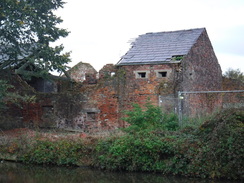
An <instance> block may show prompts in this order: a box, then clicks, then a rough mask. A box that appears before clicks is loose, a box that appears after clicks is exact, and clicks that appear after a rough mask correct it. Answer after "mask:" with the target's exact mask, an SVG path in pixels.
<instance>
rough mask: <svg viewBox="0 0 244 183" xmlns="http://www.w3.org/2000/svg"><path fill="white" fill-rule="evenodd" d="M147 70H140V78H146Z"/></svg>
mask: <svg viewBox="0 0 244 183" xmlns="http://www.w3.org/2000/svg"><path fill="white" fill-rule="evenodd" d="M146 74H147V73H146V72H138V77H139V78H146Z"/></svg>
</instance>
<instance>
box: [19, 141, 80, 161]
mask: <svg viewBox="0 0 244 183" xmlns="http://www.w3.org/2000/svg"><path fill="white" fill-rule="evenodd" d="M82 149H83V145H82V143H81V142H80V141H72V140H59V141H55V142H53V141H50V140H37V141H36V143H35V144H33V145H32V146H30V149H29V151H28V152H26V153H25V154H24V155H23V156H22V157H21V159H22V161H24V162H26V163H35V164H56V165H77V162H78V161H79V159H80V158H81V156H82V153H81V152H82Z"/></svg>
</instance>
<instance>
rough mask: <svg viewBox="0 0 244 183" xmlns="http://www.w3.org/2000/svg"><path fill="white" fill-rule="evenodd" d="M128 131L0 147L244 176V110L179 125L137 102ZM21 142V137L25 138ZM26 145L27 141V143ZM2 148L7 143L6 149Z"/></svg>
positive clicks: (57, 159) (54, 160) (63, 160)
mask: <svg viewBox="0 0 244 183" xmlns="http://www.w3.org/2000/svg"><path fill="white" fill-rule="evenodd" d="M126 114H127V117H126V118H124V119H125V120H126V121H127V122H129V123H130V124H131V126H130V127H128V128H126V129H122V130H123V131H124V134H122V135H121V134H120V135H119V136H110V137H106V138H85V139H82V140H74V139H61V140H50V139H49V140H48V139H42V138H40V137H38V136H36V137H35V138H34V139H33V140H31V141H29V142H24V143H22V145H21V144H20V143H18V142H16V141H13V142H8V143H7V144H8V145H7V146H6V144H5V146H1V148H0V149H1V151H5V152H8V153H10V154H11V153H12V154H14V153H15V154H18V156H19V159H21V160H23V161H24V162H27V163H38V164H56V165H86V166H92V167H96V168H99V169H106V170H112V171H122V170H124V171H145V172H159V173H162V174H172V175H181V176H190V177H201V178H228V179H243V178H244V177H243V164H244V161H243V160H244V157H243V154H244V150H243V143H244V137H243V132H244V130H243V127H244V124H243V119H244V110H243V108H242V109H227V110H225V111H221V112H219V113H217V114H215V115H214V116H212V117H210V118H209V119H208V120H205V121H204V122H203V123H202V124H201V125H198V126H193V125H192V126H190V127H189V126H186V127H184V128H179V127H178V124H177V117H176V116H175V115H174V114H162V112H161V110H159V108H158V107H155V106H152V105H150V104H147V105H146V108H145V109H142V108H140V107H139V106H138V105H134V110H131V111H127V112H126ZM22 141H23V140H22ZM26 144H27V145H26ZM2 147H5V149H4V148H2Z"/></svg>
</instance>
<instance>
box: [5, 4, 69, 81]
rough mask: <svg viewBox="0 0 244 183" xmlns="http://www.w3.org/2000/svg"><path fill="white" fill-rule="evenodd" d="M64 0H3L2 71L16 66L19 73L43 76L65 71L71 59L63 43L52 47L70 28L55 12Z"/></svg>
mask: <svg viewBox="0 0 244 183" xmlns="http://www.w3.org/2000/svg"><path fill="white" fill-rule="evenodd" d="M63 5H64V2H63V1H62V0H42V1H39V0H1V1H0V71H1V70H2V69H6V68H14V69H15V71H16V72H17V73H18V74H22V75H28V74H29V75H34V76H42V75H44V74H47V73H48V71H54V70H56V71H58V72H61V71H64V70H65V68H66V64H67V63H68V62H69V61H70V59H69V53H62V51H63V46H62V45H59V46H55V47H52V46H50V43H53V42H55V41H56V40H58V39H59V38H61V37H66V36H67V35H68V31H67V30H65V29H62V28H59V27H58V26H57V25H58V24H60V23H61V22H62V19H61V18H60V17H57V16H56V15H55V14H54V11H55V10H57V9H58V8H62V7H63Z"/></svg>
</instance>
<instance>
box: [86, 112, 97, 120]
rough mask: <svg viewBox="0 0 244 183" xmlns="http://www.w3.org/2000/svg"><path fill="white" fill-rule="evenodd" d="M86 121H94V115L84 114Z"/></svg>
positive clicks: (91, 113)
mask: <svg viewBox="0 0 244 183" xmlns="http://www.w3.org/2000/svg"><path fill="white" fill-rule="evenodd" d="M86 119H87V121H96V113H95V112H87V113H86Z"/></svg>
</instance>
